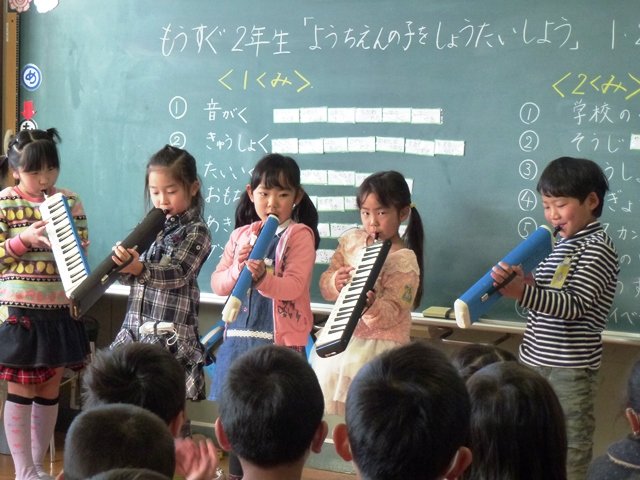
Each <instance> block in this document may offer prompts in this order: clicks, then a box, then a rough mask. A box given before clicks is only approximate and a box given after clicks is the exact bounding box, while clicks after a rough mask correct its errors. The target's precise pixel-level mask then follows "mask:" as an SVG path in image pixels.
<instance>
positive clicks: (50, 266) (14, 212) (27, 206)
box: [0, 187, 88, 308]
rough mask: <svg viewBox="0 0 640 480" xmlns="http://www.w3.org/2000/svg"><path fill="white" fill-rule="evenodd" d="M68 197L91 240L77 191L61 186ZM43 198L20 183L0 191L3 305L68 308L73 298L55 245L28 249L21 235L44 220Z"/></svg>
mask: <svg viewBox="0 0 640 480" xmlns="http://www.w3.org/2000/svg"><path fill="white" fill-rule="evenodd" d="M56 192H61V193H62V194H64V195H65V196H66V197H67V200H68V202H69V208H70V210H71V214H72V216H73V219H74V221H75V224H76V229H77V231H78V235H79V236H80V238H81V239H82V240H88V230H87V217H86V215H85V213H84V208H83V207H82V203H81V202H80V198H79V197H78V195H77V194H75V193H73V192H71V191H69V190H66V189H58V190H56ZM41 203H42V202H41V199H38V198H31V197H28V196H27V195H25V194H24V193H23V192H22V191H21V190H20V188H19V187H8V188H5V189H4V190H2V191H1V192H0V305H10V306H17V307H23V308H67V307H68V304H69V301H68V300H67V297H66V295H65V293H64V289H63V288H62V282H61V280H60V274H59V273H58V268H57V266H56V262H55V260H54V257H53V252H52V251H51V249H47V248H34V249H28V248H27V247H26V246H25V245H24V244H23V243H22V241H21V240H20V238H19V237H18V235H19V234H20V233H21V232H23V231H25V230H26V229H27V228H28V227H29V225H31V224H32V223H35V222H37V221H39V220H42V217H41V215H40V209H39V208H38V207H39V206H40V204H41Z"/></svg>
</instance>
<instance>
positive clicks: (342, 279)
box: [335, 267, 353, 291]
mask: <svg viewBox="0 0 640 480" xmlns="http://www.w3.org/2000/svg"><path fill="white" fill-rule="evenodd" d="M352 271H353V267H340V268H339V269H338V270H336V275H335V286H336V290H338V291H341V290H342V289H343V288H344V287H345V286H346V285H347V283H349V281H350V280H351V272H352Z"/></svg>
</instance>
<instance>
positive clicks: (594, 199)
mask: <svg viewBox="0 0 640 480" xmlns="http://www.w3.org/2000/svg"><path fill="white" fill-rule="evenodd" d="M585 202H586V203H587V206H588V207H589V210H591V211H592V212H593V211H594V210H595V209H596V208H598V206H599V205H600V199H599V198H598V195H597V194H596V192H591V193H590V194H589V195H587V198H586V199H585Z"/></svg>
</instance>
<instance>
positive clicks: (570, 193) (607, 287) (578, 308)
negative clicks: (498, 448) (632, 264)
mask: <svg viewBox="0 0 640 480" xmlns="http://www.w3.org/2000/svg"><path fill="white" fill-rule="evenodd" d="M537 189H538V192H539V193H540V195H541V196H542V204H543V206H544V215H545V218H546V220H547V222H548V223H549V224H550V225H551V226H553V227H554V228H556V230H557V231H558V233H559V236H560V237H561V238H560V239H559V241H558V242H557V243H556V246H555V248H554V250H553V252H551V254H550V255H549V256H548V257H547V258H545V259H544V260H543V261H542V262H541V263H540V264H539V265H538V267H537V269H536V272H535V278H534V279H533V281H531V280H530V279H525V278H524V275H523V272H522V269H521V268H520V267H519V266H517V265H507V264H505V263H503V262H500V263H499V264H498V265H497V266H495V267H494V268H493V272H492V277H493V279H494V280H495V282H496V283H495V285H498V284H499V283H501V282H503V281H505V280H506V279H507V277H508V276H509V275H510V274H511V272H514V271H515V272H516V274H517V275H516V277H515V278H514V279H513V281H511V282H509V283H507V284H506V285H505V286H504V287H503V288H501V289H500V293H502V294H503V295H505V296H507V297H511V298H515V299H516V300H517V301H518V303H519V304H520V306H522V307H524V308H527V309H529V314H528V318H527V326H526V329H525V333H524V338H523V342H522V344H521V345H520V361H521V362H522V363H524V364H526V365H528V366H530V367H533V368H534V369H535V370H537V371H538V372H540V373H541V374H542V375H543V376H544V377H546V378H547V379H548V380H549V382H550V383H551V385H552V386H553V388H554V390H555V392H556V394H557V395H558V398H559V400H560V403H561V404H562V408H563V410H564V413H565V417H566V422H567V439H568V447H569V450H568V457H567V474H568V477H567V478H568V479H569V480H572V479H584V478H585V476H586V472H587V468H588V466H589V462H590V460H591V454H592V447H593V432H594V430H595V418H594V401H595V394H596V387H597V372H598V369H599V367H600V362H601V359H602V335H601V334H602V330H603V329H604V328H605V325H606V319H607V315H608V313H609V309H610V308H611V305H612V303H613V297H614V294H615V291H616V284H617V279H618V273H619V270H620V269H619V265H618V254H617V252H616V249H615V247H614V245H613V242H612V241H611V238H610V237H609V236H608V235H607V233H606V232H605V231H604V228H603V226H602V224H601V223H600V222H599V221H598V218H599V217H600V215H601V214H602V208H603V205H604V196H605V193H606V192H607V191H608V189H609V184H608V181H607V178H606V177H605V175H604V173H603V171H602V169H601V168H600V167H599V166H598V165H597V164H596V163H595V162H593V161H591V160H585V159H577V158H571V157H561V158H558V159H556V160H553V161H552V162H551V163H549V165H548V166H547V167H546V168H545V170H544V171H543V172H542V175H541V176H540V180H539V182H538V186H537Z"/></svg>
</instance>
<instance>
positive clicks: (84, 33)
mask: <svg viewBox="0 0 640 480" xmlns="http://www.w3.org/2000/svg"><path fill="white" fill-rule="evenodd" d="M639 25H640V9H638V6H637V2H636V1H634V0H619V1H616V2H601V1H595V0H589V1H584V0H580V1H578V0H565V1H563V2H557V1H555V0H540V1H537V2H530V1H529V0H527V1H525V0H511V1H508V2H506V1H499V0H458V1H444V0H442V1H434V0H413V1H407V0H348V1H346V0H322V1H319V0H275V1H271V2H266V1H262V0H218V1H204V0H198V1H196V0H181V1H179V2H178V1H175V0H135V1H126V2H125V1H123V0H109V1H108V2H87V1H86V0H60V2H59V5H58V6H57V7H56V8H54V9H53V10H51V11H50V12H48V13H38V12H37V11H36V8H35V5H32V6H31V8H30V9H29V10H28V11H27V12H25V13H22V14H21V15H20V68H21V74H22V76H23V81H22V82H21V88H20V102H21V103H20V105H21V106H22V105H23V104H24V102H25V101H30V102H32V108H33V109H34V110H35V111H36V113H35V116H33V118H32V120H33V121H35V122H36V123H37V125H38V126H39V127H42V128H46V127H49V126H55V127H57V128H58V129H59V130H60V133H61V135H62V137H63V143H62V144H61V146H60V150H61V155H62V162H63V163H62V173H61V177H60V180H59V184H60V185H63V186H67V187H69V188H72V189H74V190H76V191H77V192H79V193H80V195H81V197H82V198H83V200H84V203H85V205H86V210H87V212H88V215H89V224H90V229H91V230H90V231H91V252H90V261H91V262H92V263H93V264H95V263H97V262H98V261H99V260H101V259H102V258H103V257H104V256H105V254H106V253H107V252H108V251H109V248H110V247H111V245H112V244H113V243H114V242H115V241H116V240H118V239H120V238H122V237H123V236H124V234H125V233H126V232H127V231H128V230H129V229H130V228H131V227H132V226H133V225H134V224H135V223H137V221H139V219H140V218H141V217H142V215H143V212H144V204H143V184H144V180H143V178H144V168H143V166H144V164H145V162H146V160H147V159H148V157H149V156H150V155H151V154H152V153H153V152H154V151H156V150H157V149H159V148H160V147H161V146H162V145H164V144H165V143H174V144H177V145H180V146H184V147H185V148H187V149H188V150H189V151H191V152H192V153H193V154H194V155H195V157H196V158H197V159H198V161H199V170H200V174H201V176H202V178H203V182H204V194H205V198H206V199H207V204H206V218H207V220H208V222H209V224H210V227H211V231H212V233H213V237H214V245H215V248H214V252H213V254H212V256H211V258H210V259H209V260H208V262H207V264H206V266H205V268H204V270H203V272H202V275H201V278H200V282H201V285H202V287H203V291H205V292H208V291H210V286H209V277H210V274H211V272H212V271H213V269H214V267H215V264H216V263H217V258H218V256H219V255H220V253H221V251H222V248H223V246H224V244H225V243H226V241H227V239H228V236H229V233H230V231H231V229H232V218H233V211H234V207H235V204H234V201H235V199H236V198H237V196H238V194H239V192H241V191H242V189H243V188H244V185H245V184H246V182H247V179H248V172H249V171H250V169H251V167H252V166H253V164H255V162H256V161H257V160H258V159H259V158H260V157H261V156H262V155H263V154H265V153H266V152H268V151H271V150H272V149H274V150H278V151H281V152H283V153H290V154H291V155H292V156H293V157H294V158H296V159H297V161H298V163H299V164H300V166H301V168H302V169H303V171H304V178H305V181H306V187H307V190H308V192H309V194H310V195H311V196H312V197H313V198H314V199H315V200H316V201H317V202H318V205H319V207H320V210H321V211H320V221H321V223H322V225H321V228H322V231H323V234H324V238H323V240H322V243H321V254H320V257H321V258H326V257H327V255H329V254H330V252H331V251H332V249H333V248H335V246H336V244H337V243H336V239H335V238H333V237H335V236H336V235H337V234H338V233H339V232H340V231H341V230H343V229H344V228H345V226H347V225H351V224H357V223H358V222H359V216H358V213H357V211H356V210H355V209H354V207H353V196H354V194H355V185H357V182H358V181H359V179H360V178H361V177H362V175H366V174H367V173H370V172H373V171H377V170H386V169H391V168H393V169H397V170H400V171H401V172H403V173H404V174H405V176H406V177H407V178H409V179H411V180H412V190H413V198H414V202H415V204H416V206H417V208H418V210H419V212H420V213H421V215H422V217H423V219H424V224H425V232H426V254H425V257H426V276H425V277H426V285H425V296H424V298H423V302H422V306H421V308H425V307H427V306H430V305H452V304H453V301H454V300H455V299H456V298H457V297H458V296H459V295H460V294H461V293H462V292H464V291H465V290H466V289H467V288H468V287H469V286H470V285H471V284H472V283H473V282H475V281H476V280H477V279H478V278H479V277H480V276H481V275H483V274H484V273H485V272H486V271H487V270H488V268H489V267H490V266H491V265H492V264H493V263H495V262H496V261H497V260H499V259H500V258H502V257H503V256H504V254H506V253H507V252H508V251H509V250H510V249H511V248H512V247H514V246H515V245H517V244H518V243H519V242H520V241H522V238H523V237H525V236H526V235H527V232H530V231H532V229H534V228H535V227H536V226H537V225H539V224H542V223H543V222H544V217H543V214H542V209H541V205H540V201H539V199H538V198H537V195H536V193H535V185H536V181H537V178H538V176H539V173H540V172H541V171H542V169H543V168H544V166H545V165H546V163H547V162H548V161H550V160H552V159H553V158H556V157H558V156H561V155H571V156H580V157H587V158H592V159H594V160H596V161H598V162H599V163H600V165H601V166H602V167H603V168H604V169H605V172H606V173H607V175H608V177H609V179H610V182H611V187H612V192H611V195H609V196H608V197H607V200H606V205H605V209H604V216H603V222H604V223H605V224H606V226H607V229H608V232H609V233H610V234H611V236H612V237H613V238H614V240H615V242H616V244H617V247H618V249H619V251H620V254H621V263H622V273H621V276H620V284H619V289H618V295H617V298H616V302H615V308H614V309H613V311H612V313H611V317H610V319H609V328H610V329H613V330H622V331H635V330H637V329H638V323H639V322H640V318H639V313H640V307H639V306H638V305H640V302H639V301H638V297H639V296H640V293H639V292H640V249H639V245H640V220H639V219H640V216H639V215H638V213H639V212H640V203H639V202H638V197H639V194H640V164H639V162H638V159H639V149H640V140H639V139H638V137H639V136H640V120H639V115H640V69H639V68H638V65H639V64H640V63H639V62H638V60H639V59H640V27H639ZM36 68H37V69H36ZM29 83H31V84H29ZM25 86H29V88H30V90H28V89H27V88H25ZM36 87H37V88H36ZM21 110H23V109H22V108H21ZM21 120H24V118H21ZM324 268H325V266H324V265H322V264H318V265H317V266H316V272H315V278H316V279H317V277H318V275H319V274H320V272H321V271H322V270H323V269H324ZM313 300H314V301H317V302H322V298H321V297H320V295H319V291H318V289H317V286H314V290H313ZM518 315H519V313H516V310H515V308H514V305H513V303H510V302H509V301H506V300H504V301H502V302H500V304H499V305H497V306H496V307H495V308H494V310H492V311H491V312H490V316H491V317H492V318H499V319H500V318H504V319H511V318H518Z"/></svg>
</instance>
